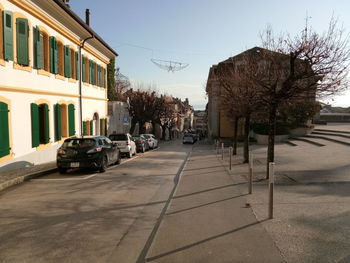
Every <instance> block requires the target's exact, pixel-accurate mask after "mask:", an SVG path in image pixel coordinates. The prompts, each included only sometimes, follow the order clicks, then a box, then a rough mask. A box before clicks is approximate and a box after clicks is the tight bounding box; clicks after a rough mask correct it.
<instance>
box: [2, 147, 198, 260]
mask: <svg viewBox="0 0 350 263" xmlns="http://www.w3.org/2000/svg"><path fill="white" fill-rule="evenodd" d="M191 148H192V145H184V146H183V145H182V144H181V143H180V141H172V142H167V143H164V144H162V145H161V147H160V148H159V149H157V150H154V151H150V152H148V153H146V154H144V155H142V156H141V155H140V156H139V157H136V158H135V157H134V158H133V159H123V162H122V164H121V165H119V166H118V165H117V166H111V167H110V168H109V169H108V170H107V171H106V172H105V173H103V174H101V173H88V172H81V171H79V172H75V171H73V172H70V173H68V174H67V175H64V176H62V175H60V174H58V173H57V174H50V175H47V176H44V177H40V178H38V179H34V180H31V181H30V182H28V183H24V184H22V185H19V186H17V187H13V188H11V189H9V190H7V191H4V192H2V193H1V194H0V203H1V207H0V240H1V242H0V262H111V260H112V259H113V258H114V259H118V262H135V260H136V259H137V258H138V256H139V254H140V253H141V251H142V249H143V248H144V245H145V243H146V241H147V239H148V237H149V235H150V233H151V231H152V229H153V227H154V225H155V223H156V220H157V218H158V217H159V215H160V213H161V211H162V209H163V207H164V206H165V203H166V202H167V200H168V198H169V194H170V193H171V191H172V189H173V188H174V186H175V184H174V180H175V178H176V176H177V175H178V173H179V172H180V171H179V169H180V168H181V165H182V164H183V163H184V161H185V159H186V158H187V155H188V153H189V151H190V150H191ZM130 251H132V253H130ZM112 261H116V260H112Z"/></svg>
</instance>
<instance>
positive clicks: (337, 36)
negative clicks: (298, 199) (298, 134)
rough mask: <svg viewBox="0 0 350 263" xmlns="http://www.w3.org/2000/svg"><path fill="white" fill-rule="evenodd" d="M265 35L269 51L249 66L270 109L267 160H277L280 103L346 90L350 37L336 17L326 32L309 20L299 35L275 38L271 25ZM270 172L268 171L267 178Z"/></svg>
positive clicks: (262, 51) (264, 42)
mask: <svg viewBox="0 0 350 263" xmlns="http://www.w3.org/2000/svg"><path fill="white" fill-rule="evenodd" d="M261 38H262V43H263V47H264V48H266V49H268V50H266V49H264V50H255V52H254V53H255V54H253V56H252V57H253V58H254V56H255V58H254V60H255V64H254V63H249V67H248V69H249V71H250V72H249V75H250V77H251V78H252V81H253V82H254V83H255V84H256V86H257V88H258V90H259V92H260V93H261V99H262V102H263V103H264V104H265V105H266V107H267V109H268V114H269V143H268V157H267V162H273V161H274V144H275V141H274V138H275V130H276V116H277V110H278V106H279V105H281V104H282V103H286V102H288V101H289V102H293V101H294V102H295V101H302V100H310V99H311V100H312V99H313V100H314V98H315V96H318V97H324V96H329V95H332V94H335V93H337V92H340V91H343V90H344V89H346V87H347V85H348V80H347V74H348V66H349V58H350V49H349V45H348V42H349V41H348V40H349V39H348V37H347V36H345V35H344V30H343V29H342V28H338V25H337V20H335V19H334V18H332V19H331V21H330V23H329V27H328V29H327V31H326V32H324V33H322V34H319V33H317V32H315V31H314V30H313V29H312V28H311V27H310V25H309V24H308V21H307V20H306V25H305V27H304V29H303V30H302V31H301V33H300V34H299V35H297V36H295V37H292V36H290V35H286V37H284V36H283V35H282V36H279V37H275V36H274V35H273V33H272V30H271V28H267V29H266V30H265V31H264V32H263V33H262V34H261ZM257 61H259V62H258V63H257ZM267 167H268V166H267ZM268 174H269V173H268V171H267V178H268Z"/></svg>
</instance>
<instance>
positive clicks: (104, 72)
mask: <svg viewBox="0 0 350 263" xmlns="http://www.w3.org/2000/svg"><path fill="white" fill-rule="evenodd" d="M103 74H104V80H105V83H104V88H107V75H106V69H105V68H104V69H103Z"/></svg>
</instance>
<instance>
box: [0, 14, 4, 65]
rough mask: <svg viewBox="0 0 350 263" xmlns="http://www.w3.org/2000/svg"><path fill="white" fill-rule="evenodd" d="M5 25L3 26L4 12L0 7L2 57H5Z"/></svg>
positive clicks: (0, 52) (0, 49) (0, 54)
mask: <svg viewBox="0 0 350 263" xmlns="http://www.w3.org/2000/svg"><path fill="white" fill-rule="evenodd" d="M3 31H4V26H3V12H2V10H1V9H0V59H4V33H3Z"/></svg>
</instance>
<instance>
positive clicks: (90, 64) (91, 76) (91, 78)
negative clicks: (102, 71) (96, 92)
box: [89, 60, 94, 84]
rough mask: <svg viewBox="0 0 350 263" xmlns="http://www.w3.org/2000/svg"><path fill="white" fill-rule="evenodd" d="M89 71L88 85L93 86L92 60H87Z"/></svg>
mask: <svg viewBox="0 0 350 263" xmlns="http://www.w3.org/2000/svg"><path fill="white" fill-rule="evenodd" d="M89 69H90V82H89V83H90V84H93V83H94V82H93V79H94V70H93V64H92V60H89Z"/></svg>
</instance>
